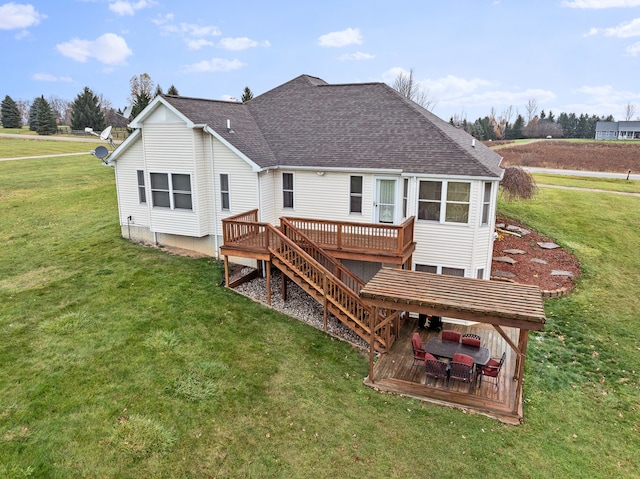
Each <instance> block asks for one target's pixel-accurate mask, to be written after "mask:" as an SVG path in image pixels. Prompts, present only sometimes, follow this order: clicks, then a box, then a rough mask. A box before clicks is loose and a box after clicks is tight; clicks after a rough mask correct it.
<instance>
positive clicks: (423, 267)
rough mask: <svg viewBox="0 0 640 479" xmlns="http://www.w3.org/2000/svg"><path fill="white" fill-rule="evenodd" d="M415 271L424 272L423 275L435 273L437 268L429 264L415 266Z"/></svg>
mask: <svg viewBox="0 0 640 479" xmlns="http://www.w3.org/2000/svg"><path fill="white" fill-rule="evenodd" d="M416 271H424V272H425V273H437V272H438V267H437V266H432V265H430V264H416Z"/></svg>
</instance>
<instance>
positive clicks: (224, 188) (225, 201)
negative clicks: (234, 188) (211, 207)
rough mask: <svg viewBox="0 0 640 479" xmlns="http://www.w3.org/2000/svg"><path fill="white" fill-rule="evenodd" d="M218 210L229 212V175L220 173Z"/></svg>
mask: <svg viewBox="0 0 640 479" xmlns="http://www.w3.org/2000/svg"><path fill="white" fill-rule="evenodd" d="M220 209H222V210H223V211H229V209H230V201H229V175H228V174H227V173H220Z"/></svg>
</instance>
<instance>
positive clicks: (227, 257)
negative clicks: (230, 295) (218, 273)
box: [224, 254, 229, 288]
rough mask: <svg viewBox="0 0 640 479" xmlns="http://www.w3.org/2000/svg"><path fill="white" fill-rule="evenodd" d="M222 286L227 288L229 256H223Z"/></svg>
mask: <svg viewBox="0 0 640 479" xmlns="http://www.w3.org/2000/svg"><path fill="white" fill-rule="evenodd" d="M224 284H225V286H226V287H227V288H228V287H229V256H227V255H226V254H225V255H224Z"/></svg>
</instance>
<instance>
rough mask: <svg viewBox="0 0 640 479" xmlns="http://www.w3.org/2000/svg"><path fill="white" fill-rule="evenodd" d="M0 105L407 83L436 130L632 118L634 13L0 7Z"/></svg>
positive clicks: (397, 5)
mask: <svg viewBox="0 0 640 479" xmlns="http://www.w3.org/2000/svg"><path fill="white" fill-rule="evenodd" d="M0 51H1V52H2V55H1V56H0V58H1V61H0V64H1V65H2V69H1V70H0V98H4V97H5V96H6V95H9V96H10V97H11V98H12V99H13V100H15V101H18V100H25V101H32V100H33V99H34V98H35V97H38V96H41V95H44V97H45V98H50V97H57V98H60V99H63V100H68V101H73V100H74V99H75V98H76V97H77V95H78V94H80V93H81V92H82V90H83V89H84V87H89V88H90V89H91V90H92V91H93V92H94V93H95V94H96V95H100V96H102V97H103V98H104V99H106V100H108V101H109V102H110V103H111V105H112V106H113V107H114V108H116V109H118V108H120V109H124V108H125V107H126V106H127V105H129V103H130V102H129V95H130V87H129V81H130V79H131V78H132V77H133V76H135V75H138V76H139V75H141V74H143V73H147V74H148V75H149V76H150V77H151V79H152V81H153V82H154V83H155V84H156V85H160V86H161V87H162V89H163V90H164V91H165V92H166V91H167V89H168V88H169V87H170V86H171V85H174V86H175V87H176V88H177V89H178V91H179V93H180V95H182V96H190V97H197V98H210V99H220V100H228V99H233V98H241V96H242V92H243V89H244V88H245V87H246V86H248V87H249V88H250V89H251V91H252V92H253V93H254V95H255V96H257V95H259V94H261V93H264V92H266V91H268V90H270V89H272V88H275V87H277V86H278V85H281V84H282V83H285V82H287V81H289V80H291V79H293V78H295V77H297V76H299V75H302V74H307V75H311V76H315V77H319V78H322V79H323V80H325V81H327V82H328V83H332V84H340V83H361V82H386V83H388V84H390V85H391V84H393V81H394V79H395V78H396V77H397V76H398V74H399V73H401V72H402V73H404V74H407V73H408V72H409V71H410V70H411V71H413V78H414V81H415V82H416V84H417V85H418V86H419V87H420V88H421V89H422V91H423V92H424V93H425V94H426V96H427V97H428V98H429V99H430V100H432V105H431V107H430V109H431V110H432V111H433V113H435V114H436V115H438V116H439V117H440V118H442V119H444V120H446V121H448V120H449V119H450V118H451V117H456V118H459V119H463V118H466V119H468V120H471V121H473V120H475V119H477V118H479V117H484V116H486V115H489V114H490V113H492V112H493V113H494V114H495V115H496V116H503V117H506V116H507V115H508V112H509V111H511V112H512V115H514V116H513V117H512V121H513V120H515V114H517V113H519V114H522V115H523V116H524V117H525V118H526V116H527V105H528V104H530V102H531V100H533V102H534V103H535V105H536V106H537V108H538V110H539V111H543V110H544V111H545V112H546V113H548V112H549V111H552V112H553V114H554V115H556V116H557V115H558V114H559V113H561V112H566V113H571V112H573V113H576V114H581V113H586V114H589V115H592V114H595V115H613V116H614V117H615V119H616V120H624V119H625V107H626V106H627V105H629V104H632V105H633V106H635V112H636V114H635V115H634V119H635V117H636V116H640V0H535V1H533V0H452V1H442V0H323V1H302V0H290V1H289V0H270V1H255V0H245V1H241V2H240V1H220V0H201V1H197V0H179V1H169V0H133V1H127V0H59V1H56V2H54V1H51V0H32V1H20V0H17V1H12V2H5V3H3V0H0Z"/></svg>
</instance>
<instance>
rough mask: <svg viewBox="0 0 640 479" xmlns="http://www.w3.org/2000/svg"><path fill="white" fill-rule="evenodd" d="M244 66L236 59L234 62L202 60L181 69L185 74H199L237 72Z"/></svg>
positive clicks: (221, 59)
mask: <svg viewBox="0 0 640 479" xmlns="http://www.w3.org/2000/svg"><path fill="white" fill-rule="evenodd" d="M243 66H245V64H244V63H242V62H241V61H240V60H238V59H237V58H236V59H234V60H227V59H225V58H212V59H211V60H203V61H201V62H198V63H192V64H191V65H186V66H185V67H183V68H182V70H183V71H184V72H185V73H200V72H230V71H232V70H237V69H239V68H242V67H243Z"/></svg>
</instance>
